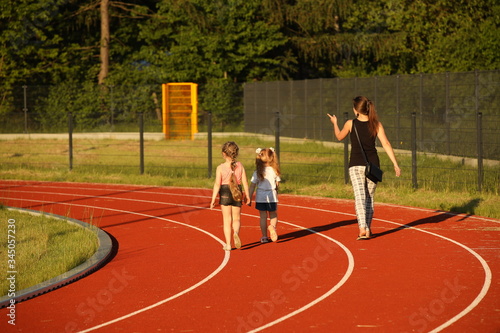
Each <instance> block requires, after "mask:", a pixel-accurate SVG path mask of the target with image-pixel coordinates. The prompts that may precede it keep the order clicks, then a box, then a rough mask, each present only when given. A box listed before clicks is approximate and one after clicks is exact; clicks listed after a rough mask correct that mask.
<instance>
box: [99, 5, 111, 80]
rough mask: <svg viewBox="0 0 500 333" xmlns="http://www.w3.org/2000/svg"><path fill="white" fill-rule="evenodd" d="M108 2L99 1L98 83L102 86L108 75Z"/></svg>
mask: <svg viewBox="0 0 500 333" xmlns="http://www.w3.org/2000/svg"><path fill="white" fill-rule="evenodd" d="M108 9H109V0H101V55H100V59H101V70H100V72H99V76H98V83H99V84H103V83H104V81H105V80H106V77H107V76H108V73H109V11H108Z"/></svg>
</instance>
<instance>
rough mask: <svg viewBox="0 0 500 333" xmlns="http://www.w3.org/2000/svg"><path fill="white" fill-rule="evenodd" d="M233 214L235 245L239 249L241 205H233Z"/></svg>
mask: <svg viewBox="0 0 500 333" xmlns="http://www.w3.org/2000/svg"><path fill="white" fill-rule="evenodd" d="M231 208H232V210H231V214H232V220H233V232H234V234H233V237H234V246H235V247H236V248H237V249H239V248H240V247H241V241H240V236H239V234H240V226H241V222H240V219H241V207H236V206H231Z"/></svg>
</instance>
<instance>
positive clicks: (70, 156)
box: [68, 112, 73, 171]
mask: <svg viewBox="0 0 500 333" xmlns="http://www.w3.org/2000/svg"><path fill="white" fill-rule="evenodd" d="M68 133H69V143H68V144H69V149H68V151H69V170H70V171H71V170H73V114H72V113H71V112H69V113H68Z"/></svg>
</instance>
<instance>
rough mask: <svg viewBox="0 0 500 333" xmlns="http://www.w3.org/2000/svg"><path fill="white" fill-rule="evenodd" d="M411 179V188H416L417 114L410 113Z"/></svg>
mask: <svg viewBox="0 0 500 333" xmlns="http://www.w3.org/2000/svg"><path fill="white" fill-rule="evenodd" d="M411 179H412V183H413V188H414V189H417V188H418V181H417V114H416V113H415V112H412V113H411Z"/></svg>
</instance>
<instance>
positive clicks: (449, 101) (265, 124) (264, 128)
mask: <svg viewBox="0 0 500 333" xmlns="http://www.w3.org/2000/svg"><path fill="white" fill-rule="evenodd" d="M244 93H245V94H244V96H245V97H244V105H245V107H244V114H245V120H244V124H245V132H249V133H260V134H273V133H274V129H275V124H274V123H275V121H276V119H275V118H276V116H275V115H276V113H278V114H279V119H280V132H281V133H280V134H281V135H282V136H285V137H292V138H304V139H312V140H318V141H335V140H336V139H335V138H334V135H333V130H332V125H331V123H330V121H329V119H328V117H327V116H326V114H327V113H330V114H335V115H337V116H338V117H339V119H343V117H341V115H342V114H343V113H344V112H349V116H350V118H352V117H353V113H352V99H353V98H354V97H355V96H358V95H365V96H367V97H368V98H370V99H371V100H372V101H373V102H374V103H375V106H376V108H377V111H378V115H379V117H380V120H381V121H382V123H383V124H384V128H385V130H386V132H387V135H388V137H389V140H390V141H391V144H392V145H393V147H394V148H395V149H402V150H411V144H412V140H411V137H410V136H411V123H412V114H413V113H414V114H416V117H417V119H416V120H417V138H416V141H417V142H416V144H417V150H418V151H419V152H426V153H436V154H444V155H452V156H460V157H471V158H475V157H477V155H478V149H477V147H478V140H479V139H478V138H482V141H483V142H482V147H483V151H482V153H483V157H484V158H486V159H492V160H500V134H499V131H498V128H499V125H500V120H499V117H498V115H499V114H500V112H499V110H498V106H497V103H498V102H497V101H498V97H500V71H498V70H497V71H475V72H466V73H442V74H420V75H396V76H387V77H371V78H346V79H340V78H335V79H316V80H304V81H279V82H258V83H247V84H245V87H244ZM477 114H481V115H482V121H483V125H482V128H481V133H479V134H478V132H477V131H478V124H477V120H476V119H477ZM339 125H340V126H342V122H340V124H339Z"/></svg>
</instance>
